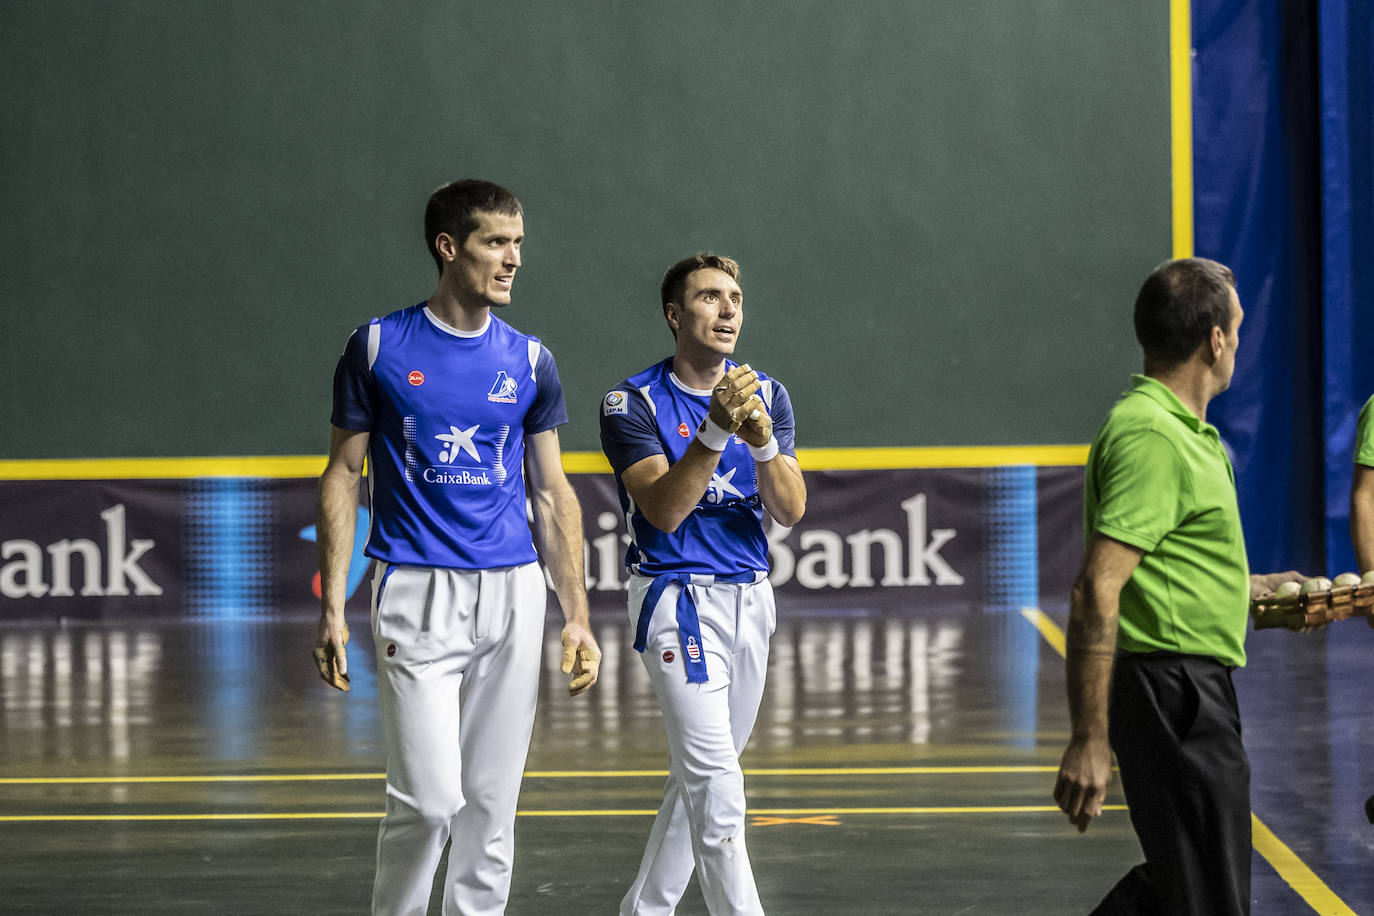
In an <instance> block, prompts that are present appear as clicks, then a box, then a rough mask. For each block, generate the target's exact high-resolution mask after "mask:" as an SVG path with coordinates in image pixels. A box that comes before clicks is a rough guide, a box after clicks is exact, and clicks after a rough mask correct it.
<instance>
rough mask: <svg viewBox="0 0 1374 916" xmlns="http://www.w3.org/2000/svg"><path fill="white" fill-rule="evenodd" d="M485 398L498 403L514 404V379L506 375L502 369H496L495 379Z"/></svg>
mask: <svg viewBox="0 0 1374 916" xmlns="http://www.w3.org/2000/svg"><path fill="white" fill-rule="evenodd" d="M487 400H488V401H495V402H496V403H498V404H514V403H515V379H513V378H511V377H510V376H509V375H506V373H505V371H504V370H497V373H496V381H495V382H494V383H493V384H492V386H491V391H489V392H487Z"/></svg>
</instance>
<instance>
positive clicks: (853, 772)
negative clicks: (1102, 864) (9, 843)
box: [0, 766, 1057, 786]
mask: <svg viewBox="0 0 1374 916" xmlns="http://www.w3.org/2000/svg"><path fill="white" fill-rule="evenodd" d="M1056 771H1057V768H1056V767H1051V766H913V767H793V768H779V769H768V768H763V769H745V771H744V775H746V776H948V775H958V774H975V775H977V774H990V775H999V774H1011V775H1014V774H1027V773H1054V772H1056ZM667 776H668V771H667V770H528V771H526V773H525V778H526V779H606V778H611V779H632V778H636V777H652V778H656V779H665V778H667ZM385 778H386V774H385V773H260V774H245V775H234V774H229V775H222V776H33V777H8V778H0V786H57V785H63V786H67V785H126V784H129V785H133V784H157V783H192V782H210V783H221V782H223V783H238V782H336V781H344V780H382V779H385Z"/></svg>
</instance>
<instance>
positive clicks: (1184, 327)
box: [1135, 258, 1236, 367]
mask: <svg viewBox="0 0 1374 916" xmlns="http://www.w3.org/2000/svg"><path fill="white" fill-rule="evenodd" d="M1235 288H1236V277H1235V275H1234V274H1233V273H1231V269H1230V268H1229V267H1227V266H1226V265H1224V264H1218V263H1217V262H1216V261H1209V260H1207V259H1206V258H1180V259H1178V260H1175V261H1165V262H1164V263H1163V264H1161V265H1159V266H1158V267H1156V268H1155V269H1154V273H1152V274H1150V276H1149V277H1147V278H1146V280H1145V283H1144V285H1143V286H1141V287H1140V293H1139V295H1137V296H1136V298H1135V339H1136V340H1138V341H1140V347H1141V349H1142V350H1144V351H1145V358H1146V359H1147V360H1150V361H1151V362H1154V363H1156V364H1158V365H1160V366H1163V367H1169V366H1177V365H1179V364H1180V363H1183V362H1186V361H1187V360H1188V358H1189V357H1190V356H1192V355H1193V354H1194V353H1196V352H1197V349H1198V347H1200V346H1202V344H1203V343H1204V342H1205V341H1206V340H1207V338H1208V337H1209V336H1210V335H1211V333H1212V328H1221V329H1222V331H1224V332H1225V333H1227V334H1229V333H1230V332H1231V319H1232V318H1233V317H1234V316H1233V315H1232V308H1231V296H1232V293H1233V291H1234V290H1235Z"/></svg>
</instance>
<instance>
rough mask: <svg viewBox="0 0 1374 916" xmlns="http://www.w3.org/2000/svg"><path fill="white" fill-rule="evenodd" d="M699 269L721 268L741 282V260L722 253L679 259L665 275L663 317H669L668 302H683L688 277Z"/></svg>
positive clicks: (661, 291) (731, 277)
mask: <svg viewBox="0 0 1374 916" xmlns="http://www.w3.org/2000/svg"><path fill="white" fill-rule="evenodd" d="M698 270H719V271H721V272H723V273H726V274H729V276H730V279H731V280H734V281H735V282H736V283H738V282H739V262H738V261H736V260H735V259H734V258H727V257H726V256H725V255H722V254H694V255H692V256H691V257H690V258H684V259H683V260H681V261H678V262H677V263H676V264H674V265H673V266H672V267H669V268H668V272H667V273H666V274H664V275H663V286H662V287H660V289H659V296H660V297H661V298H662V299H663V317H664V318H667V317H668V303H669V302H676V303H677V304H678V305H681V304H682V291H683V289H684V288H685V287H686V285H687V278H688V277H689V276H691V275H692V274H693V273H694V272H695V271H698Z"/></svg>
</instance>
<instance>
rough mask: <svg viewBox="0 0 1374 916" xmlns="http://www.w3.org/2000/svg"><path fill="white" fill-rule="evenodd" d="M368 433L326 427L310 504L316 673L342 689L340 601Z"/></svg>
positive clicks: (344, 631) (344, 638)
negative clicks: (323, 457)
mask: <svg viewBox="0 0 1374 916" xmlns="http://www.w3.org/2000/svg"><path fill="white" fill-rule="evenodd" d="M367 443H368V433H366V432H359V431H356V430H351V429H340V428H338V427H337V426H333V427H330V432H329V461H328V463H327V464H326V465H325V468H324V473H323V474H321V475H320V489H319V499H318V502H317V504H316V507H315V540H316V547H317V548H318V555H319V565H320V624H319V628H318V630H317V632H316V639H315V662H316V666H317V667H318V668H319V670H320V677H322V678H324V680H325V681H327V682H329V683H332V684H333V685H334V686H336V687H340V689H347V687H345V686H343V685H342V684H341V683H340V681H341V680H342V681H343V683H346V676H347V674H348V656H347V655H346V653H345V649H344V647H345V646H346V645H347V643H348V625H347V624H346V623H345V621H344V602H345V600H346V599H347V595H346V594H345V593H346V591H347V585H348V563H349V560H350V559H352V556H353V533H354V531H355V530H356V529H357V527H358V483H359V481H360V480H361V479H362V473H363V461H364V459H365V458H366V457H367Z"/></svg>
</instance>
